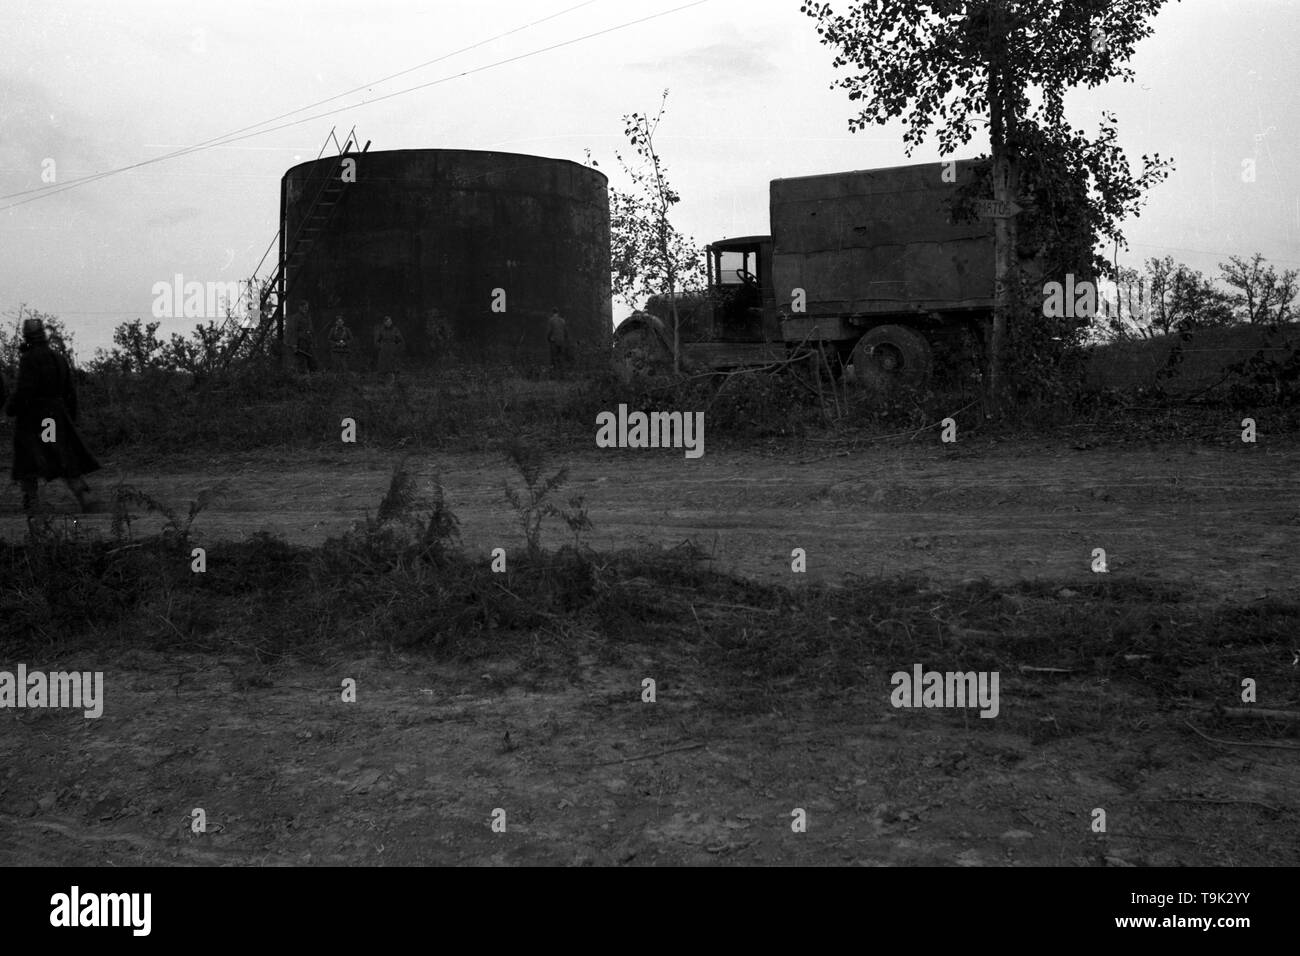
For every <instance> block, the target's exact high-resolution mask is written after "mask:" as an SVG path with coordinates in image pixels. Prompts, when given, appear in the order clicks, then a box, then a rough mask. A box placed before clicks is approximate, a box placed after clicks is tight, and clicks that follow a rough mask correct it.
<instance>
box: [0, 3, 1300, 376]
mask: <svg viewBox="0 0 1300 956" xmlns="http://www.w3.org/2000/svg"><path fill="white" fill-rule="evenodd" d="M688 4H689V5H688ZM832 6H834V7H835V8H836V9H839V8H842V7H845V6H846V3H845V0H833V2H832ZM557 14H558V15H557ZM657 14H663V15H662V16H656V15H657ZM648 17H651V18H653V19H648V20H644V22H641V23H632V21H636V20H642V19H643V18H648ZM543 18H547V19H545V22H537V21H541V20H543ZM629 24H630V25H629ZM0 27H2V29H0V33H2V35H3V36H5V37H6V40H7V43H6V46H7V50H6V53H7V55H6V56H5V57H4V58H3V59H0V197H3V198H0V316H3V317H5V320H6V321H13V319H14V317H15V316H17V315H18V310H19V307H20V306H22V305H26V307H28V308H32V309H38V310H40V311H42V312H48V313H53V314H55V315H58V316H59V317H60V318H62V319H63V320H64V321H65V322H66V323H67V324H68V326H69V327H70V328H71V329H72V330H73V332H74V334H75V340H76V346H77V352H78V353H79V354H81V355H83V356H88V355H90V354H91V353H92V352H93V351H94V350H95V349H96V348H99V347H105V346H108V345H110V344H111V338H112V330H113V329H114V328H115V327H116V326H117V325H118V324H120V323H122V322H126V321H130V320H131V319H134V318H143V319H146V320H149V319H150V318H151V308H152V305H153V301H154V292H153V287H154V284H155V283H157V282H160V281H162V282H170V281H172V279H173V276H174V275H176V274H178V273H179V274H181V275H183V276H184V277H185V279H186V280H187V281H190V280H197V281H200V282H228V281H231V280H235V279H240V278H245V277H247V276H249V275H250V274H252V272H253V270H254V269H255V268H256V266H257V264H258V262H259V260H261V258H262V255H263V252H264V251H265V250H266V249H267V247H268V245H269V244H270V243H271V241H272V240H273V238H274V237H275V234H276V229H277V228H278V225H277V222H276V217H277V214H278V207H279V189H280V178H281V176H282V175H283V174H284V172H285V170H286V169H288V168H289V167H290V166H292V165H294V164H295V163H298V162H302V161H305V160H309V159H314V158H315V157H316V155H317V154H318V153H319V151H320V149H321V146H322V143H323V142H324V141H325V140H326V138H327V137H328V135H329V133H330V131H331V129H332V128H335V127H337V129H338V130H339V133H338V135H339V138H340V139H342V137H343V136H344V135H346V131H347V130H349V129H351V128H352V127H353V126H355V127H356V130H357V133H358V136H359V138H360V140H361V142H363V143H364V142H365V141H366V140H370V141H371V147H370V148H371V150H385V149H411V148H439V147H443V148H455V149H484V150H503V151H508V152H519V153H529V154H536V155H541V156H548V157H556V158H560V159H571V160H574V161H576V162H583V161H584V159H585V150H586V149H590V150H591V152H592V156H593V157H594V158H595V159H596V161H597V163H598V164H599V166H600V169H601V170H602V171H603V172H605V173H606V174H607V175H610V176H611V179H612V180H613V181H614V183H615V184H616V185H625V183H623V182H621V181H620V179H619V171H618V164H617V162H616V161H615V157H614V153H615V151H616V150H623V151H624V152H625V153H627V152H630V151H629V150H627V149H626V147H625V143H624V141H623V116H624V115H625V114H627V113H631V112H634V111H638V112H653V111H655V110H656V109H657V108H658V105H659V101H660V96H661V94H662V92H663V91H664V90H665V89H667V90H669V91H670V92H669V95H668V109H667V113H666V114H665V116H664V119H663V121H662V125H661V127H660V131H659V134H658V136H657V139H656V142H657V145H658V147H659V150H660V153H661V155H662V157H663V159H664V161H665V163H666V164H667V168H668V173H669V177H670V180H671V182H672V183H673V184H674V186H675V187H676V188H677V190H678V191H679V192H680V193H681V196H682V201H681V203H680V205H679V206H678V207H677V209H676V212H675V219H676V223H677V225H678V227H679V228H680V229H681V230H682V231H683V232H685V233H687V234H688V235H691V236H693V237H694V238H695V239H696V240H698V241H700V242H705V241H710V240H714V239H720V238H723V237H727V236H740V235H749V234H755V233H758V234H762V233H767V232H769V231H770V230H769V226H768V221H767V220H768V183H769V182H770V180H772V179H775V178H781V177H788V176H801V175H811V174H816V173H827V172H837V171H843V170H852V169H869V168H874V167H881V166H896V165H902V164H905V163H912V162H918V163H919V162H933V161H936V160H938V159H940V158H941V157H940V155H939V153H938V148H937V145H936V144H935V143H933V142H931V141H927V142H926V143H925V144H923V145H921V146H920V147H918V148H916V149H915V150H914V151H913V153H912V154H911V155H910V156H909V155H908V154H907V153H906V151H905V147H904V144H903V140H902V126H901V124H891V125H888V126H880V127H873V128H871V129H869V130H867V131H865V132H861V133H856V134H851V133H850V132H849V131H848V119H849V117H850V116H852V115H853V113H854V110H853V108H852V107H853V104H852V103H851V102H850V101H849V100H848V98H847V95H846V94H845V93H844V92H843V91H841V90H837V89H831V85H832V83H833V82H834V80H835V78H836V75H837V74H836V71H835V70H834V69H833V68H832V58H833V53H832V51H831V50H829V49H828V48H826V47H824V46H821V45H819V43H818V38H817V34H816V32H815V30H814V26H813V21H812V20H810V19H809V18H808V17H806V16H804V15H803V14H801V13H800V11H799V0H703V2H697V3H691V0H638V2H636V3H630V2H626V0H588V2H585V3H580V2H578V0H437V2H434V3H429V2H408V0H364V2H363V0H224V2H207V0H202V2H200V0H168V2H161V0H156V2H146V0H114V2H112V3H100V2H61V0H39V2H26V0H6V2H5V3H4V5H3V6H2V7H0ZM1154 27H1155V33H1154V35H1153V36H1152V37H1151V38H1149V39H1148V40H1146V41H1145V42H1144V43H1142V44H1141V45H1140V46H1139V47H1138V50H1137V52H1136V55H1135V56H1134V58H1133V59H1132V60H1131V61H1130V63H1131V66H1132V67H1133V68H1134V70H1135V71H1136V73H1137V78H1136V80H1137V81H1136V83H1132V84H1119V83H1114V84H1110V85H1108V86H1106V87H1102V88H1099V89H1097V90H1091V91H1079V92H1076V93H1073V94H1071V96H1070V98H1069V99H1068V100H1067V103H1068V106H1069V118H1070V120H1071V121H1072V122H1073V123H1074V125H1076V126H1078V127H1081V128H1083V129H1085V130H1089V131H1092V130H1095V128H1096V123H1097V120H1098V118H1099V116H1100V113H1101V111H1103V110H1106V111H1110V112H1113V113H1115V114H1116V115H1117V116H1118V120H1119V126H1120V144H1121V145H1122V146H1123V147H1124V148H1125V150H1126V152H1127V154H1128V156H1129V158H1130V161H1131V162H1132V163H1133V164H1134V167H1135V168H1137V164H1138V162H1139V157H1140V156H1141V155H1142V154H1144V153H1159V154H1160V155H1161V156H1162V157H1171V158H1173V159H1174V161H1175V164H1176V169H1175V171H1174V172H1173V174H1172V175H1171V176H1170V177H1169V179H1168V180H1166V181H1165V182H1164V183H1162V184H1161V185H1159V186H1157V187H1156V188H1155V189H1154V190H1153V191H1152V192H1151V193H1150V195H1149V200H1148V203H1147V205H1146V207H1145V208H1144V209H1143V211H1142V213H1141V216H1140V217H1139V218H1136V219H1134V220H1132V221H1130V222H1129V223H1127V224H1126V229H1125V232H1126V235H1127V237H1128V239H1129V242H1130V248H1129V249H1128V250H1127V251H1121V253H1120V264H1121V265H1133V266H1136V265H1139V264H1140V262H1141V260H1143V259H1146V258H1147V257H1150V256H1164V255H1170V256H1173V257H1174V258H1175V260H1177V261H1179V262H1185V263H1187V264H1188V265H1190V266H1192V267H1193V268H1196V269H1199V270H1201V271H1203V272H1205V273H1206V274H1207V275H1213V274H1216V273H1217V271H1218V264H1219V263H1220V262H1223V261H1225V260H1226V259H1227V257H1228V256H1229V255H1241V256H1243V257H1249V256H1250V255H1251V254H1252V253H1254V252H1256V251H1258V252H1260V253H1262V254H1263V255H1264V256H1265V257H1266V258H1267V259H1268V260H1269V261H1270V262H1272V263H1274V264H1276V265H1277V266H1279V267H1285V268H1300V185H1298V183H1300V167H1298V165H1297V160H1296V156H1297V155H1298V153H1300V137H1298V136H1297V120H1298V119H1300V57H1298V56H1297V55H1296V52H1295V51H1296V47H1297V43H1300V0H1183V2H1182V3H1172V2H1171V3H1170V4H1168V5H1167V6H1166V7H1165V8H1164V9H1163V10H1162V11H1161V13H1160V14H1159V15H1158V17H1157V18H1156V20H1155V21H1154ZM505 33H509V35H506V36H501V34H505ZM591 34H598V35H594V36H589V35H591ZM571 41H576V42H571ZM557 44H564V45H563V46H560V47H558V48H556V49H550V50H547V49H546V48H548V47H554V46H556V45H557ZM467 48H470V49H467ZM439 58H441V59H440V61H439V62H434V63H431V64H430V63H429V61H432V60H435V59H439ZM503 61H505V62H503ZM422 64H429V65H422ZM416 67H418V68H417V69H412V68H416ZM407 70H410V72H405V73H404V75H402V76H398V77H396V78H394V79H391V80H385V78H387V77H389V76H391V75H393V74H395V73H398V72H402V71H407ZM381 81H382V82H381ZM417 86H419V87H422V88H421V89H416V90H413V91H410V92H402V93H399V95H395V96H391V95H388V94H393V93H398V91H402V90H407V89H409V88H411V87H417ZM353 90H355V92H348V91H353ZM341 93H348V95H346V96H342V97H340V98H338V99H331V98H332V97H335V96H337V95H338V94H341ZM379 97H386V98H384V99H382V100H379V101H376V102H369V103H367V102H366V101H374V100H377V99H378V98H379ZM324 100H329V102H326V103H324V104H323V105H320V106H317V107H316V108H314V109H307V110H303V111H301V112H292V111H298V110H302V108H304V107H309V106H312V105H313V104H316V103H319V102H321V101H324ZM291 112H292V115H290V116H286V117H285V118H283V119H280V120H278V121H277V122H270V123H266V124H265V125H260V126H259V125H256V124H263V123H264V121H268V120H272V119H274V118H276V117H281V116H283V115H284V114H289V113H291ZM325 113H328V115H321V114H325ZM291 123H292V124H293V125H286V124H291ZM249 127H252V129H251V130H250V131H249V132H250V133H251V134H252V135H248V136H247V137H246V138H242V139H240V140H238V141H235V142H229V143H225V144H224V145H219V146H216V147H214V148H209V149H204V150H201V151H197V152H194V153H191V154H189V155H185V156H181V157H177V158H171V159H167V160H165V161H158V162H154V161H155V160H158V159H159V158H160V157H163V156H165V155H166V154H167V153H169V152H172V151H174V150H175V149H178V148H183V147H188V146H192V145H195V144H198V143H202V142H205V141H208V140H211V139H214V138H217V137H222V136H223V135H224V134H228V133H232V132H234V131H237V130H244V129H245V128H249ZM277 127H279V128H277ZM986 151H987V143H986V142H980V141H979V140H978V139H976V140H973V141H972V142H971V144H970V145H969V147H968V149H967V150H966V151H965V152H963V153H960V154H958V156H957V157H956V158H963V157H965V156H974V155H978V154H979V153H981V152H986ZM1246 160H1252V161H1253V163H1254V170H1255V176H1254V181H1253V182H1246V181H1243V178H1244V177H1243V166H1242V164H1243V162H1244V161H1246ZM142 162H143V163H145V165H143V166H139V167H138V168H135V169H131V170H129V171H127V172H122V173H120V174H117V175H112V176H108V177H105V178H102V179H100V180H97V181H94V182H89V183H86V184H84V185H81V186H78V187H76V188H68V189H61V187H66V186H67V185H68V184H69V183H70V182H71V181H73V180H76V179H78V178H80V177H84V176H90V175H93V174H97V173H102V172H106V171H109V170H114V169H117V168H119V167H124V166H128V165H133V164H137V163H142ZM43 177H44V179H43ZM51 177H52V178H53V183H52V184H51V183H49V182H48V180H49V179H50V178H51ZM51 185H52V186H53V188H50V187H51ZM56 190H57V191H56ZM268 268H269V267H268V266H263V271H267V270H268ZM627 311H628V310H627V309H626V308H625V307H623V305H622V303H619V304H617V305H616V309H615V315H616V317H617V316H620V315H625V314H626V313H627ZM193 325H194V320H193V319H188V320H187V319H167V320H164V321H163V324H162V327H161V329H160V331H161V332H162V334H163V335H167V334H169V333H171V332H187V331H188V330H189V329H191V328H192V327H193Z"/></svg>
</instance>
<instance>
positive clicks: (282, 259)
mask: <svg viewBox="0 0 1300 956" xmlns="http://www.w3.org/2000/svg"><path fill="white" fill-rule="evenodd" d="M335 132H336V130H335V129H331V130H330V132H329V135H328V136H326V137H325V142H324V143H322V144H321V148H320V152H319V153H317V154H316V161H317V162H319V161H320V158H321V157H322V156H324V155H325V149H326V147H328V146H329V144H330V141H331V140H333V141H334V146H335V147H336V148H337V149H338V151H339V152H338V163H337V165H336V166H335V167H334V168H333V169H332V170H331V171H330V173H329V175H327V176H326V177H325V181H324V182H323V183H322V184H321V187H320V189H318V190H317V191H316V195H315V196H314V197H313V198H312V201H311V205H309V206H308V207H307V212H306V215H304V216H303V218H302V221H301V222H300V223H299V224H298V228H297V229H296V230H295V232H294V235H293V236H292V237H291V238H290V239H289V241H288V242H285V243H283V244H282V246H281V248H282V251H281V254H280V256H279V257H278V259H277V262H276V266H275V271H274V272H272V273H271V275H270V277H269V278H268V279H267V281H266V282H265V283H258V281H257V273H258V272H260V271H261V269H262V266H263V265H264V264H265V262H266V257H267V256H269V255H270V254H271V250H272V249H273V248H275V245H276V243H277V242H279V241H280V239H281V237H282V235H283V230H284V225H283V223H282V224H281V227H280V231H279V232H277V233H276V234H275V236H274V237H273V238H272V239H271V243H270V245H268V246H267V247H266V252H264V253H262V259H261V261H260V262H258V264H257V268H256V269H254V270H253V278H252V279H250V280H249V282H248V284H247V286H246V289H247V291H246V293H245V294H246V296H247V299H248V301H250V302H251V300H252V299H254V298H256V299H257V314H258V319H257V324H256V326H255V327H254V326H250V325H249V324H248V322H247V321H246V320H238V319H236V318H235V317H234V316H231V317H230V318H229V319H228V320H227V322H226V328H225V329H223V335H222V338H226V337H228V336H231V335H233V339H232V340H231V343H230V346H229V347H228V348H227V349H226V352H225V355H224V356H223V359H222V363H221V364H222V366H223V367H225V368H228V367H229V366H230V365H231V363H232V362H233V361H234V360H235V359H236V358H237V357H238V356H239V352H240V348H241V347H242V346H243V345H244V343H245V342H247V341H248V339H249V337H250V336H251V337H252V339H253V344H252V347H251V348H249V349H248V351H247V352H246V353H245V356H244V358H245V359H249V358H252V357H253V356H255V355H258V354H260V353H261V351H262V349H263V347H264V346H265V345H266V340H267V337H268V336H269V335H270V333H271V330H272V329H278V328H281V326H282V323H283V322H284V318H285V315H284V312H285V303H286V302H288V300H289V294H290V292H291V291H292V286H293V283H292V281H290V282H289V283H288V284H287V285H286V276H292V278H293V279H296V278H297V277H298V276H299V275H301V272H302V270H301V268H300V266H301V265H302V264H303V262H305V261H306V259H307V256H308V255H309V254H310V253H311V251H312V248H313V246H314V245H315V244H316V241H317V240H318V239H319V238H320V237H321V235H322V233H324V231H325V230H326V228H328V226H329V223H330V221H331V220H332V219H333V218H334V214H335V213H336V212H338V208H339V205H340V204H341V202H342V199H343V195H344V192H345V189H344V187H345V186H347V185H349V184H348V183H345V182H344V181H343V176H342V174H343V169H344V165H345V161H346V160H347V159H349V158H355V157H356V156H361V155H363V154H364V153H365V152H366V150H368V149H370V141H369V140H366V145H365V146H363V147H361V149H360V150H359V151H356V152H349V150H351V149H354V148H355V146H356V144H357V142H358V140H357V130H356V127H355V126H354V127H352V129H351V131H349V133H348V136H347V139H346V140H345V141H344V142H343V145H341V146H340V145H339V141H338V137H337V136H336V135H335ZM258 286H260V289H259V288H258ZM268 306H270V308H269V310H268Z"/></svg>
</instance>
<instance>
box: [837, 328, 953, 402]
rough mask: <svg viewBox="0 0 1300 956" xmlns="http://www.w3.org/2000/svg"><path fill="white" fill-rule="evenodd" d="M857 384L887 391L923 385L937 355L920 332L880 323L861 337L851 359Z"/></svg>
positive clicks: (852, 379)
mask: <svg viewBox="0 0 1300 956" xmlns="http://www.w3.org/2000/svg"><path fill="white" fill-rule="evenodd" d="M851 367H852V369H853V375H852V377H851V379H850V380H851V381H852V382H854V384H856V385H860V386H864V387H867V388H873V389H876V390H879V391H888V390H890V389H893V388H898V387H900V386H904V387H911V388H920V387H921V386H923V385H925V383H926V382H927V381H929V379H930V373H931V372H932V371H933V370H934V354H933V352H932V351H931V349H930V343H929V342H927V341H926V340H925V337H924V336H923V335H921V333H919V332H916V331H914V330H912V329H909V328H907V327H905V326H902V325H878V326H876V327H875V328H874V329H871V330H870V331H868V332H867V334H866V335H864V336H862V338H860V339H858V344H857V345H856V346H854V348H853V356H852V360H851Z"/></svg>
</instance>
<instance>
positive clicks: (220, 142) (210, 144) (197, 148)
mask: <svg viewBox="0 0 1300 956" xmlns="http://www.w3.org/2000/svg"><path fill="white" fill-rule="evenodd" d="M589 2H595V0H589ZM708 2H709V0H693V2H691V3H686V4H682V5H681V6H678V7H673V8H671V9H669V10H664V11H662V12H660V13H654V14H649V15H647V16H644V17H639V18H637V19H635V20H628V21H626V22H624V23H620V24H618V25H616V26H612V27H606V28H605V29H603V30H596V31H594V32H592V33H587V34H584V35H583V36H579V37H574V38H572V39H569V40H563V41H561V42H559V43H553V44H551V45H550V46H545V47H540V48H539V49H536V50H530V51H529V52H527V53H521V54H518V55H516V56H511V57H506V58H505V59H501V60H497V61H495V62H493V63H488V64H485V65H484V66H479V67H474V68H473V69H469V70H463V71H462V72H460V73H456V74H452V75H450V76H444V77H442V78H440V79H437V80H430V81H429V82H427V83H420V84H418V85H416V86H411V87H407V88H406V89H402V90H397V91H395V92H393V93H386V94H384V95H383V96H377V97H374V98H372V99H369V100H362V101H361V102H360V103H354V104H352V105H350V106H343V107H338V108H336V109H332V110H326V111H324V112H322V113H315V114H313V115H311V116H306V117H303V118H302V119H297V120H293V121H291V122H288V123H281V124H280V125H278V126H270V127H267V128H265V129H261V128H259V127H261V126H264V125H265V123H271V122H275V120H274V119H272V120H266V121H264V122H263V123H258V124H254V126H252V127H243V128H242V129H240V130H236V131H234V132H233V133H230V134H226V135H224V136H220V137H217V138H214V139H211V140H205V141H204V142H203V143H201V144H196V145H194V146H191V147H186V148H185V149H181V150H176V151H174V152H171V153H168V154H165V155H163V156H155V157H153V158H151V159H146V160H141V161H140V162H138V163H132V164H130V165H128V166H122V167H119V168H117V169H112V170H108V171H106V172H102V173H96V174H94V175H92V176H86V177H82V178H81V179H79V180H73V181H71V182H68V183H61V184H59V185H58V186H50V187H48V188H45V189H44V191H42V192H40V193H38V194H37V195H35V196H27V198H26V199H19V200H18V201H17V202H12V203H9V204H8V205H6V206H0V211H2V210H6V209H13V208H15V207H17V206H22V205H25V204H27V203H29V202H35V201H36V200H38V199H44V198H46V197H48V196H54V195H57V194H59V193H61V192H65V191H67V190H69V189H76V188H77V187H79V186H84V185H87V184H89V183H92V182H97V181H98V180H101V179H105V178H107V177H109V176H115V175H117V174H119V173H124V172H128V171H130V170H132V169H139V168H140V167H142V166H149V165H152V164H154V163H160V162H163V161H165V160H168V159H175V158H177V157H179V156H185V155H188V154H190V153H196V152H201V151H202V150H206V149H212V148H214V147H217V146H225V145H228V144H230V143H236V142H239V141H241V140H245V139H251V138H253V137H255V136H262V135H265V134H266V133H273V132H276V131H277V130H282V129H288V128H289V127H292V126H299V125H301V124H303V123H309V122H311V121H312V120H316V119H321V118H322V117H326V116H333V115H334V114H336V113H342V112H345V111H347V110H352V109H360V108H361V107H363V106H370V105H372V104H374V103H381V102H383V101H384V100H389V99H392V98H393V97H395V96H403V95H405V94H407V93H414V92H416V91H418V90H423V89H428V88H429V87H431V86H438V85H439V84H442V83H448V82H450V81H452V80H456V79H460V78H461V77H464V76H471V75H473V74H475V73H482V72H484V71H486V70H491V69H495V68H496V67H499V66H505V65H507V64H510V63H517V62H519V61H521V60H526V59H528V58H530V57H533V56H538V55H540V54H542V53H549V52H551V51H552V50H559V49H562V48H564V47H566V46H572V45H573V44H575V43H582V42H583V41H585V40H591V39H594V38H596V37H599V36H605V35H607V34H610V33H615V32H617V31H619V30H626V29H628V28H629V27H634V26H638V25H639V24H642V23H647V22H649V21H651V20H657V19H660V18H661V17H666V16H669V15H671V14H674V13H679V12H681V11H682V10H687V9H690V8H691V7H698V6H700V5H701V4H704V3H708ZM585 5H586V4H578V5H577V6H578V7H580V6H585ZM574 9H577V7H570V8H569V10H574ZM566 12H569V11H568V10H565V11H561V13H557V14H553V15H552V17H547V18H544V19H552V18H553V17H556V16H560V15H561V14H562V13H566ZM536 22H537V23H540V22H542V21H540V20H539V21H536ZM522 29H524V27H519V28H516V30H513V31H509V32H518V30H522ZM503 35H505V34H503ZM485 42H489V41H481V42H480V43H479V44H476V46H477V45H482V43H485ZM467 49H471V48H467ZM457 52H461V51H457ZM454 55H455V54H447V56H454ZM445 58H446V57H443V59H445ZM431 62H436V61H431ZM420 68H421V67H412V68H411V70H415V69H420ZM407 72H410V70H404V71H402V73H407ZM402 73H398V74H394V76H400V75H402ZM377 82H383V81H382V80H381V81H377ZM369 85H374V84H369ZM363 88H365V87H358V88H357V89H363ZM352 92H356V89H354V90H350V91H348V93H340V94H339V95H338V96H334V97H330V98H329V99H326V100H321V101H320V102H321V103H328V102H330V101H331V100H334V99H338V98H339V97H340V96H347V95H349V93H352ZM317 105H320V104H319V103H316V104H312V106H306V107H302V108H301V109H298V110H292V111H290V112H289V113H284V114H282V115H281V116H280V117H276V119H280V118H283V117H285V116H292V115H294V114H295V113H299V112H302V111H303V110H306V109H312V108H313V107H314V106H317ZM250 129H251V130H253V132H245V131H246V130H250ZM26 192H31V190H27V191H26ZM24 194H25V193H11V194H10V195H9V196H0V199H5V198H12V197H13V196H21V195H24Z"/></svg>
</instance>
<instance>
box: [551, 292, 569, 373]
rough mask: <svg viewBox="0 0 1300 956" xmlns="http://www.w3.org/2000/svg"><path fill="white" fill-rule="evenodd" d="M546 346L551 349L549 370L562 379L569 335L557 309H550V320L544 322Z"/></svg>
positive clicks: (566, 358)
mask: <svg viewBox="0 0 1300 956" xmlns="http://www.w3.org/2000/svg"><path fill="white" fill-rule="evenodd" d="M546 344H547V345H548V346H550V349H551V368H552V369H553V370H555V372H556V373H557V374H558V375H560V376H561V377H563V376H564V366H565V362H566V361H567V360H568V357H569V334H568V327H567V325H566V324H565V322H564V316H562V315H560V310H559V309H558V308H556V309H551V315H550V318H548V319H547V320H546Z"/></svg>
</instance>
